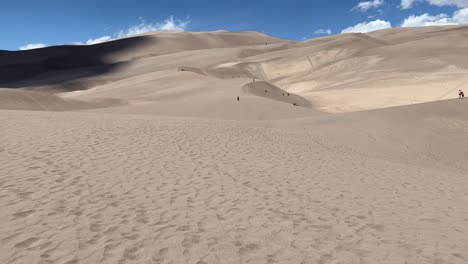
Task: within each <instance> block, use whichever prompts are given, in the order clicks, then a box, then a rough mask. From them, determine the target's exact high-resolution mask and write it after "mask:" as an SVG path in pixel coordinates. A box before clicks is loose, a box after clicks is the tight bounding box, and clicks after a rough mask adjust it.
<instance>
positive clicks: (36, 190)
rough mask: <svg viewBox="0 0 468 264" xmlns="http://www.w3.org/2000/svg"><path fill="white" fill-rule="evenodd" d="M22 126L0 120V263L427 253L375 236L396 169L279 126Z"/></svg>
mask: <svg viewBox="0 0 468 264" xmlns="http://www.w3.org/2000/svg"><path fill="white" fill-rule="evenodd" d="M35 115H37V116H35V117H34V118H30V119H28V122H18V121H15V119H14V117H12V118H7V117H4V116H2V120H0V121H1V122H2V123H4V124H7V126H6V131H4V132H3V133H2V135H0V142H2V143H1V150H2V155H1V159H2V160H1V162H0V171H1V172H2V173H1V176H0V177H1V178H0V184H1V191H0V205H1V206H2V212H1V214H0V219H1V223H2V225H1V227H0V228H1V230H0V231H1V232H0V243H1V244H0V245H1V248H0V249H1V253H0V256H1V257H0V262H1V263H60V264H62V263H67V264H72V263H122V264H123V263H196V264H209V263H323V264H325V263H397V262H392V261H395V260H398V259H395V258H393V259H392V257H391V256H389V255H388V252H389V250H390V251H392V250H393V252H394V253H395V254H397V255H398V256H400V255H404V253H401V252H400V251H401V250H405V249H404V247H405V246H407V245H409V244H412V245H419V247H422V248H419V249H416V248H415V249H414V250H413V251H411V252H407V253H406V259H405V261H406V260H409V261H410V262H408V263H423V262H422V260H421V259H420V258H419V257H418V256H417V254H416V253H415V252H417V250H424V248H423V247H424V243H431V241H425V242H424V241H421V240H422V239H424V234H422V235H421V237H422V238H420V239H419V240H418V238H417V237H416V236H411V234H401V235H399V236H395V235H394V234H395V232H394V229H397V228H402V227H401V226H388V225H387V224H388V223H398V221H401V219H399V217H398V215H392V214H391V209H389V207H391V206H389V202H392V201H397V200H399V199H401V198H402V196H404V194H402V193H397V195H395V193H392V192H395V190H396V192H399V190H400V188H399V187H398V188H394V189H393V191H392V188H390V187H394V186H393V184H394V183H392V182H387V183H386V184H382V183H378V179H379V178H384V177H389V176H391V175H392V172H393V171H395V170H398V169H400V168H399V167H398V166H397V165H395V164H387V165H386V166H387V167H388V170H385V171H379V172H376V171H375V170H373V169H372V166H377V165H380V164H377V163H378V162H379V161H372V160H351V159H347V157H346V156H343V155H341V154H340V153H334V152H330V151H329V150H327V149H326V147H324V146H323V143H321V144H317V142H318V141H317V139H316V138H313V137H311V136H310V134H305V133H304V134H303V132H300V131H301V130H299V129H298V130H295V131H291V130H289V129H288V128H287V125H284V126H283V125H281V124H274V125H273V124H270V123H261V124H253V123H251V122H238V123H230V122H228V121H203V120H202V121H199V120H177V119H162V118H161V119H157V118H150V117H147V118H144V117H140V118H136V117H133V118H130V117H128V118H122V117H112V116H106V117H105V118H98V117H93V116H91V115H89V116H88V115H79V114H76V116H73V118H74V120H75V121H73V122H72V121H69V118H68V117H67V115H66V114H60V113H55V114H48V116H44V114H39V113H38V114H35ZM31 122H32V124H31ZM30 127H34V128H35V129H36V130H37V131H35V134H36V135H38V137H40V138H38V137H31V136H30V132H29V131H28V130H29V129H30ZM12 133H14V134H15V135H16V136H15V137H8V136H7V135H9V134H12ZM321 140H322V141H323V140H325V141H326V139H321ZM322 141H321V142H322ZM363 162H366V166H362V163H363ZM342 166H347V167H349V168H350V170H349V171H352V173H351V174H349V173H346V171H344V170H342ZM366 168H368V169H366ZM414 173H417V172H416V171H415V172H414ZM421 177H422V176H421ZM366 181H367V183H366ZM408 181H410V179H408ZM395 182H397V181H395ZM388 184H390V185H391V186H390V187H389V186H387V185H388ZM395 184H396V183H395ZM356 186H357V189H356ZM371 187H372V188H380V187H381V190H380V194H381V195H382V197H381V198H377V197H376V198H375V199H373V198H372V194H375V192H373V191H372V190H369V188H371ZM387 187H389V188H387ZM366 192H367V193H366ZM395 206H400V205H395ZM348 208H352V209H348ZM395 209H397V208H395ZM375 211H379V215H377V216H376V215H375ZM414 218H415V219H416V215H415V216H414ZM384 219H386V220H384ZM424 221H426V220H424ZM427 221H428V220H427ZM440 221H443V220H440ZM440 224H443V222H442V223H440ZM442 246H443V245H442ZM462 246H467V245H466V244H465V245H462ZM369 248H371V249H372V250H369ZM444 250H445V251H444ZM457 250H458V248H453V247H452V248H451V249H447V248H441V250H440V252H437V253H438V254H439V255H440V256H442V257H447V256H448V255H449V254H451V252H456V251H457ZM444 254H445V255H444ZM458 254H459V256H460V258H465V257H466V259H468V257H467V256H465V255H463V254H460V253H458ZM440 256H439V257H440ZM411 260H412V261H413V262H411ZM400 263H404V262H400ZM428 263H429V262H428ZM460 263H461V262H460Z"/></svg>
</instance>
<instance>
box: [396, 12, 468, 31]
mask: <svg viewBox="0 0 468 264" xmlns="http://www.w3.org/2000/svg"><path fill="white" fill-rule="evenodd" d="M464 24H468V8H464V9H460V10H458V11H456V12H455V13H454V14H453V15H452V16H449V15H447V14H438V15H434V16H432V15H429V14H427V13H426V14H422V15H411V16H409V17H408V18H407V19H405V20H404V21H403V23H402V25H401V26H402V27H424V26H444V25H464Z"/></svg>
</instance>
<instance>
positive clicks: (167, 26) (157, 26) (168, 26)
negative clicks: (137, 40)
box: [73, 16, 190, 45]
mask: <svg viewBox="0 0 468 264" xmlns="http://www.w3.org/2000/svg"><path fill="white" fill-rule="evenodd" d="M139 20H140V24H138V25H134V26H131V27H129V28H127V29H125V30H120V31H119V32H117V33H116V34H114V36H113V37H112V36H102V37H99V38H95V39H88V40H87V41H86V42H85V43H83V42H73V44H74V45H93V44H98V43H103V42H107V41H111V40H115V39H120V38H126V37H131V36H135V35H139V34H144V33H149V32H156V31H168V30H171V31H184V30H186V29H187V27H188V25H189V24H190V20H188V19H186V20H180V19H175V18H174V17H173V16H170V17H168V18H167V19H166V20H164V21H163V22H160V23H146V22H145V21H144V20H143V19H142V18H139Z"/></svg>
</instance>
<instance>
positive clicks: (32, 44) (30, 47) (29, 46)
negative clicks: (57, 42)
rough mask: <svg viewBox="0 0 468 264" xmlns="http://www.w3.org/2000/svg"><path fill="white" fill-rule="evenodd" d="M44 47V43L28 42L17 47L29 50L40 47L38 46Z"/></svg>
mask: <svg viewBox="0 0 468 264" xmlns="http://www.w3.org/2000/svg"><path fill="white" fill-rule="evenodd" d="M44 47H47V45H46V44H44V43H30V44H26V45H24V46H21V47H19V49H20V50H31V49H40V48H44Z"/></svg>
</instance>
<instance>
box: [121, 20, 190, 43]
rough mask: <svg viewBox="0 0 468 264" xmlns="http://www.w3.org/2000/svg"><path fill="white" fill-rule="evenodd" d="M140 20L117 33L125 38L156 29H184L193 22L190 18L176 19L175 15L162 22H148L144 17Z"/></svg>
mask: <svg viewBox="0 0 468 264" xmlns="http://www.w3.org/2000/svg"><path fill="white" fill-rule="evenodd" d="M140 20H141V23H140V24H138V25H134V26H131V27H129V28H127V29H125V30H121V31H119V32H118V33H117V38H125V37H130V36H135V35H139V34H144V33H148V32H156V31H169V30H170V31H183V30H186V29H187V27H188V25H189V24H190V22H191V21H190V20H189V19H185V20H181V19H175V18H174V17H173V16H170V17H169V18H167V19H166V20H164V21H163V22H161V23H146V22H145V21H144V20H143V19H140Z"/></svg>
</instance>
